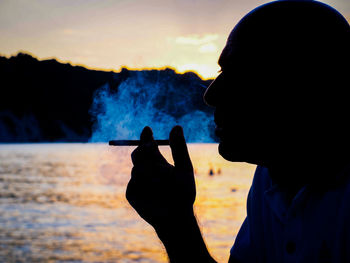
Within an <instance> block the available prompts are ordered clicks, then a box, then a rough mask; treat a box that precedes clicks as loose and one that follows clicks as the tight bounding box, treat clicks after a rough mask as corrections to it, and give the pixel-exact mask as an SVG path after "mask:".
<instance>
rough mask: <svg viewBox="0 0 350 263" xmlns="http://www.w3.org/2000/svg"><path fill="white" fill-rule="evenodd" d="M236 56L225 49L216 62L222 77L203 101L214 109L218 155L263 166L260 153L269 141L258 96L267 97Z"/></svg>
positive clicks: (247, 66)
mask: <svg viewBox="0 0 350 263" xmlns="http://www.w3.org/2000/svg"><path fill="white" fill-rule="evenodd" d="M235 54H237V53H236V52H235V50H233V48H231V47H230V46H229V45H226V47H225V49H224V50H223V52H222V54H221V56H220V59H219V65H220V66H221V74H220V75H219V76H218V77H217V78H216V79H215V80H214V81H213V82H212V83H211V85H210V87H208V89H207V91H206V93H205V95H204V100H205V102H206V103H207V104H208V105H210V106H213V107H215V113H214V121H215V123H216V130H215V132H216V135H217V136H218V138H219V139H220V144H219V153H220V155H221V156H223V157H224V158H225V159H227V160H229V161H235V162H249V163H253V164H260V165H264V164H265V162H264V158H265V157H266V152H265V153H264V155H265V156H264V155H263V153H262V150H263V149H266V147H265V145H264V144H266V143H267V142H268V138H267V137H266V136H265V132H264V129H265V127H264V125H265V123H263V120H266V118H264V116H266V114H265V113H264V112H265V110H264V105H263V104H264V98H262V97H261V96H266V94H262V93H261V92H262V87H259V86H258V85H259V83H258V82H257V81H256V80H254V76H249V74H250V72H249V65H247V64H246V63H240V60H239V58H238V57H237V59H236V57H235ZM228 61H230V62H232V61H236V62H237V64H236V66H235V65H232V63H229V62H228ZM263 156H264V158H263Z"/></svg>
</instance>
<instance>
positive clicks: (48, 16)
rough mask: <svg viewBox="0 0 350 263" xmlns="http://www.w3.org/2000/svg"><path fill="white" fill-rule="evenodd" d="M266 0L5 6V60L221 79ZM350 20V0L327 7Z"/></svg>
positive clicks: (19, 0)
mask: <svg viewBox="0 0 350 263" xmlns="http://www.w3.org/2000/svg"><path fill="white" fill-rule="evenodd" d="M266 2H268V1H264V0H260V1H259V0H215V1H214V0H201V1H199V0H128V1H127V0H73V1H72V0H50V1H47V0H31V1H28V0H16V1H13V0H1V1H0V54H2V55H5V56H10V55H13V54H16V53H17V52H18V51H27V52H30V53H31V54H33V55H34V56H36V57H38V58H39V59H45V58H53V57H54V58H57V59H58V60H60V61H65V62H66V61H69V62H71V63H73V64H80V65H85V66H87V67H89V68H98V69H108V70H116V71H119V69H120V67H121V66H127V67H129V68H159V67H165V66H170V67H173V68H176V69H177V71H179V72H183V71H187V70H193V71H196V72H198V73H199V74H200V75H201V76H202V77H203V78H212V77H215V76H216V75H217V71H218V70H219V67H218V66H217V60H218V57H219V55H220V52H221V50H222V48H223V47H224V45H225V42H226V38H227V36H228V34H229V32H230V31H231V29H232V28H233V26H234V25H235V24H236V23H237V22H238V21H239V19H240V18H241V17H242V16H243V15H244V14H246V13H247V12H249V11H250V10H251V9H253V8H255V7H256V6H258V5H260V4H263V3H266ZM323 2H325V3H328V4H330V5H331V6H333V7H335V8H336V9H337V10H338V11H340V12H341V13H342V14H343V15H344V16H346V17H350V16H349V14H350V1H349V0H327V1H323Z"/></svg>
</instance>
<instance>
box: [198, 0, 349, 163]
mask: <svg viewBox="0 0 350 263" xmlns="http://www.w3.org/2000/svg"><path fill="white" fill-rule="evenodd" d="M349 48H350V27H349V24H348V23H347V21H346V20H345V19H344V18H343V17H342V16H341V15H340V14H339V13H338V12H337V11H336V10H334V9H332V8H331V7H329V6H327V5H325V4H321V3H319V2H315V1H275V2H272V3H269V4H265V5H263V6H260V7H258V8H256V9H254V10H253V11H252V12H250V13H249V14H247V15H246V16H245V17H244V18H243V19H242V20H241V21H240V22H239V23H238V24H237V25H236V27H235V28H234V29H233V30H232V32H231V34H230V36H229V38H228V40H227V44H226V46H225V48H224V50H223V51H222V54H221V56H220V59H219V64H220V66H221V69H222V72H221V74H220V75H219V76H218V77H217V79H216V80H215V81H214V82H213V83H212V84H211V86H210V87H209V88H208V90H207V91H206V94H205V96H204V99H205V101H206V102H207V103H208V104H209V105H212V106H214V107H215V108H216V110H215V122H216V124H217V126H218V129H217V134H218V136H219V138H220V145H219V152H220V154H221V155H222V156H223V157H224V158H226V159H228V160H231V161H245V162H250V163H255V164H259V165H268V164H269V163H271V162H275V161H278V162H281V161H282V162H289V161H308V160H310V159H319V158H320V156H324V155H327V156H328V155H329V152H327V151H335V150H337V149H338V150H339V149H340V148H339V147H340V146H341V145H343V144H344V143H345V140H347V134H346V133H347V131H348V129H347V128H346V127H347V126H348V125H345V124H346V122H347V121H348V119H349V118H348V117H347V116H348V114H349V113H350V108H348V105H350V103H348V99H347V98H348V97H347V96H348V95H347V94H348V92H347V89H348V88H349V82H348V79H347V76H346V74H348V73H349V61H350V60H349V59H350V56H349ZM349 98H350V96H349ZM349 107H350V106H349ZM346 117H347V118H346ZM347 143H348V141H347ZM321 151H322V153H321ZM331 154H333V153H331Z"/></svg>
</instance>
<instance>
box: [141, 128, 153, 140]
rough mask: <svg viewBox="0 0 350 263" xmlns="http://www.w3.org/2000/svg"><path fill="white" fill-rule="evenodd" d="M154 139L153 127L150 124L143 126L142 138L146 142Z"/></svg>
mask: <svg viewBox="0 0 350 263" xmlns="http://www.w3.org/2000/svg"><path fill="white" fill-rule="evenodd" d="M152 139H153V132H152V129H151V128H150V127H149V126H146V127H145V128H143V130H142V132H141V135H140V140H141V141H142V142H144V143H146V142H149V141H152Z"/></svg>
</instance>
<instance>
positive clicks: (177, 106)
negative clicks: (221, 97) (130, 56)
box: [90, 72, 213, 142]
mask: <svg viewBox="0 0 350 263" xmlns="http://www.w3.org/2000/svg"><path fill="white" fill-rule="evenodd" d="M174 86H175V85H170V84H169V82H166V79H165V80H164V79H161V80H160V79H157V80H156V81H154V80H150V79H149V78H147V75H146V74H145V73H144V72H136V73H135V74H134V75H133V76H132V77H129V78H128V79H126V80H125V81H124V82H122V83H121V84H120V85H119V87H118V91H117V92H112V91H111V90H110V87H109V86H108V85H105V86H103V87H101V88H100V89H99V90H98V91H97V92H96V94H95V97H94V101H93V105H92V108H91V111H90V113H91V114H92V116H93V119H94V127H93V133H92V137H91V139H90V141H91V142H107V141H108V140H118V139H138V138H139V136H140V133H141V131H142V129H143V127H144V126H150V127H151V128H152V129H153V133H154V137H155V139H167V138H168V137H169V132H170V130H171V128H172V127H173V126H175V125H181V126H182V127H183V129H184V133H185V137H186V139H187V141H188V142H213V138H211V137H210V132H209V127H210V126H212V125H213V116H212V115H211V114H208V113H205V112H202V111H200V110H197V109H195V108H194V106H193V105H192V104H193V103H191V96H190V90H191V89H190V87H189V89H188V94H181V92H180V91H179V90H177V89H176V87H174Z"/></svg>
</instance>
